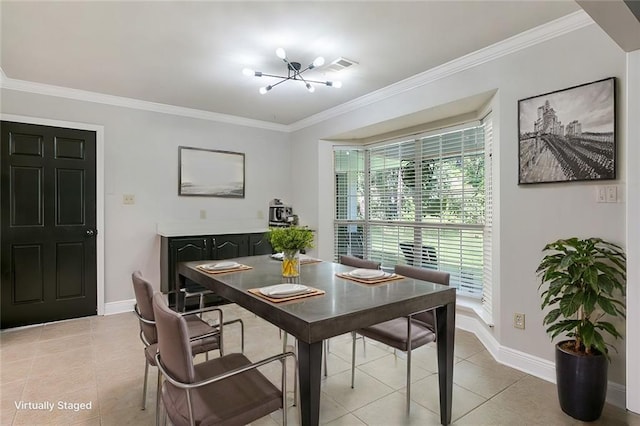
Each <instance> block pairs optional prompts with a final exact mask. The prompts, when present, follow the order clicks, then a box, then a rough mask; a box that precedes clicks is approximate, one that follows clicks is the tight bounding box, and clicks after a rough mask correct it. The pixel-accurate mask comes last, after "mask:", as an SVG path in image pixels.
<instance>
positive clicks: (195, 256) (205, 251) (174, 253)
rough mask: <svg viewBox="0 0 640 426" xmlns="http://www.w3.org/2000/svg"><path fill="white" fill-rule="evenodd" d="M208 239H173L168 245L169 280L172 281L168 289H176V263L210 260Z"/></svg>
mask: <svg viewBox="0 0 640 426" xmlns="http://www.w3.org/2000/svg"><path fill="white" fill-rule="evenodd" d="M210 258H211V255H210V250H209V244H208V238H205V237H189V238H173V239H171V242H170V243H169V265H170V267H169V277H170V278H169V279H170V280H171V281H172V282H171V285H170V287H169V288H170V289H177V287H176V285H177V281H176V280H177V274H176V266H177V264H178V262H188V261H190V260H206V259H210Z"/></svg>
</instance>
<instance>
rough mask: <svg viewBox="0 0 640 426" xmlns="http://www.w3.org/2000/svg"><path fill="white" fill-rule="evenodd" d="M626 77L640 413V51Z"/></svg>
mask: <svg viewBox="0 0 640 426" xmlns="http://www.w3.org/2000/svg"><path fill="white" fill-rule="evenodd" d="M626 74H627V75H626V84H627V88H626V94H625V98H626V103H627V104H626V107H625V108H624V110H625V112H626V115H625V120H626V127H625V133H626V154H624V155H625V157H626V171H627V194H626V196H627V206H626V208H627V218H626V219H627V220H626V221H627V333H626V344H627V356H626V359H627V409H629V410H630V411H633V412H635V413H638V414H640V365H639V364H638V363H637V362H636V359H637V356H638V352H640V329H639V328H638V324H640V239H638V235H640V224H639V223H638V216H640V168H638V159H639V158H640V148H639V147H638V141H640V121H638V117H640V80H639V79H638V75H640V50H636V51H634V52H629V53H627V69H626Z"/></svg>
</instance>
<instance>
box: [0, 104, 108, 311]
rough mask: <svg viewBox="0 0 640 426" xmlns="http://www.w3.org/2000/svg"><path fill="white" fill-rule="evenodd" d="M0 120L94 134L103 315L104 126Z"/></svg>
mask: <svg viewBox="0 0 640 426" xmlns="http://www.w3.org/2000/svg"><path fill="white" fill-rule="evenodd" d="M0 120H4V121H15V122H18V123H27V124H38V125H41V126H53V127H65V128H70V129H80V130H89V131H93V132H96V228H97V229H98V236H97V237H96V285H97V301H96V303H97V305H98V306H97V313H98V315H104V305H105V302H104V233H105V231H104V126H101V125H98V124H89V123H77V122H72V121H61V120H51V119H48V118H38V117H28V116H23V115H13V114H2V113H0Z"/></svg>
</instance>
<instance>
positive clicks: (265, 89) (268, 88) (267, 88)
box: [260, 86, 272, 95]
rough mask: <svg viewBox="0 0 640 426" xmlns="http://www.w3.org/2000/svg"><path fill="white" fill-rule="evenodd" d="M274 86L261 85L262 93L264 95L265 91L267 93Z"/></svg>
mask: <svg viewBox="0 0 640 426" xmlns="http://www.w3.org/2000/svg"><path fill="white" fill-rule="evenodd" d="M271 88H272V86H266V87H261V88H260V94H261V95H264V94H265V93H267V92H268V91H269V90H271Z"/></svg>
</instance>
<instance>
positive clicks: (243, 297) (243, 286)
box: [178, 255, 456, 425]
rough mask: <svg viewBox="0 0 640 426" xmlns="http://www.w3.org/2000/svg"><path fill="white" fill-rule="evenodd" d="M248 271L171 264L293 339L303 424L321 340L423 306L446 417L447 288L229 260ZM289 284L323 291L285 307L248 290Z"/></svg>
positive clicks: (315, 386)
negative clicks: (291, 274)
mask: <svg viewBox="0 0 640 426" xmlns="http://www.w3.org/2000/svg"><path fill="white" fill-rule="evenodd" d="M232 260H234V261H236V262H238V263H241V264H243V265H248V266H251V267H252V269H248V270H242V271H237V272H230V273H223V274H209V273H207V272H203V271H201V270H199V269H198V268H196V266H197V265H201V264H203V263H215V261H197V262H183V263H180V264H179V265H178V275H179V280H178V281H179V283H180V284H181V285H184V280H185V278H188V279H190V280H192V281H194V282H196V283H198V284H200V285H202V286H204V287H206V288H208V289H210V290H213V291H214V292H216V293H217V294H219V295H220V296H222V297H224V298H225V299H228V300H230V301H232V302H235V303H237V304H238V305H240V306H242V307H243V308H245V309H247V310H249V311H251V312H253V313H255V314H257V315H258V316H260V317H262V318H264V319H265V320H267V321H269V322H270V323H272V324H274V325H275V326H277V327H279V328H281V329H282V330H284V331H286V332H288V333H289V334H291V335H293V336H295V337H296V338H297V339H298V345H299V348H298V363H299V374H300V390H301V409H302V420H303V421H302V423H303V425H307V424H309V425H317V424H318V418H319V401H320V374H321V373H320V370H321V358H322V341H323V340H324V339H327V338H330V337H333V336H338V335H341V334H344V333H347V332H350V331H353V330H357V329H359V328H362V327H365V326H369V325H373V324H377V323H380V322H383V321H387V320H390V319H393V318H398V317H401V316H406V315H409V314H412V313H415V312H419V311H423V310H425V309H429V308H437V309H436V318H437V324H438V330H436V333H437V343H438V369H439V373H440V406H441V421H442V424H449V423H450V420H451V393H452V389H453V379H452V377H453V339H454V328H455V300H456V292H455V289H454V288H451V287H448V286H443V285H439V284H434V283H430V282H426V281H420V280H415V279H412V278H403V279H401V280H395V281H390V282H386V283H379V284H361V283H357V282H354V281H351V280H348V279H344V278H340V277H338V276H336V273H339V272H348V271H350V270H353V269H354V268H352V267H349V266H345V265H341V264H337V263H332V262H319V263H310V264H304V265H302V266H301V273H300V277H299V278H297V279H294V280H291V279H288V280H287V279H284V278H283V277H282V271H281V262H280V261H278V260H274V259H271V258H270V256H268V255H267V256H250V257H241V258H236V259H232ZM287 282H295V283H299V284H304V285H307V286H310V287H314V288H317V289H319V290H323V291H324V292H325V294H323V295H317V296H311V297H306V298H303V299H297V300H292V301H287V302H278V303H275V302H271V301H269V300H266V299H265V298H262V297H260V296H258V295H255V294H252V293H249V290H250V289H255V288H259V287H265V286H270V285H275V284H280V283H287Z"/></svg>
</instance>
